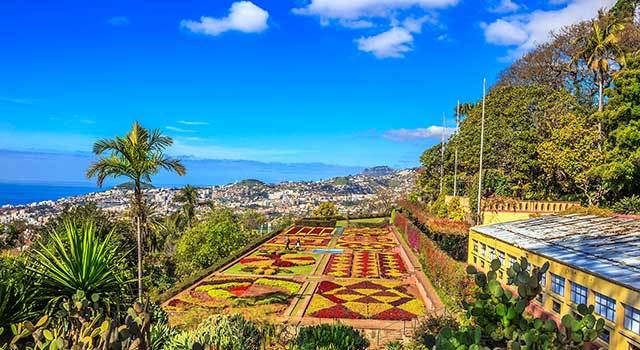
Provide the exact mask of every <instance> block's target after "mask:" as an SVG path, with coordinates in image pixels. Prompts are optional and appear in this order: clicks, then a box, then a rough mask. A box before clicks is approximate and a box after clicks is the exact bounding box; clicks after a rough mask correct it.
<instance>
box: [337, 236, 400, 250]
mask: <svg viewBox="0 0 640 350" xmlns="http://www.w3.org/2000/svg"><path fill="white" fill-rule="evenodd" d="M396 246H398V243H396V241H395V240H394V239H393V238H392V237H390V236H388V235H387V236H369V235H347V236H344V235H343V236H342V237H340V238H338V242H337V243H336V248H342V249H353V250H370V251H381V250H385V249H390V248H394V247H396Z"/></svg>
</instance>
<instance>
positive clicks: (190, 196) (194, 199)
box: [175, 185, 198, 227]
mask: <svg viewBox="0 0 640 350" xmlns="http://www.w3.org/2000/svg"><path fill="white" fill-rule="evenodd" d="M175 200H176V202H178V203H180V204H182V208H181V211H182V215H183V216H184V219H185V221H186V222H187V227H192V226H193V220H194V219H195V217H196V208H197V207H198V189H197V188H195V187H193V186H191V185H186V186H184V187H183V188H181V189H180V191H179V192H178V194H177V195H176V198H175Z"/></svg>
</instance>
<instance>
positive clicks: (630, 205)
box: [613, 194, 640, 214]
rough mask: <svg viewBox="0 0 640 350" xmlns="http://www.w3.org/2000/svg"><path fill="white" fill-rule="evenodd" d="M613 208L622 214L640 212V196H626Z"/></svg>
mask: <svg viewBox="0 0 640 350" xmlns="http://www.w3.org/2000/svg"><path fill="white" fill-rule="evenodd" d="M613 210H614V211H615V212H616V213H621V214H640V196H638V195H635V194H634V195H632V196H629V197H624V198H622V199H621V200H619V201H618V202H617V203H616V204H614V205H613Z"/></svg>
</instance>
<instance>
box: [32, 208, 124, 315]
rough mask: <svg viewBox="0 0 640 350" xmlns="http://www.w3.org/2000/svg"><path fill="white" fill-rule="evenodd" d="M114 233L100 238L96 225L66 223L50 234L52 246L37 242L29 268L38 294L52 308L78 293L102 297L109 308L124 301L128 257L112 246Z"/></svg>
mask: <svg viewBox="0 0 640 350" xmlns="http://www.w3.org/2000/svg"><path fill="white" fill-rule="evenodd" d="M112 234H113V231H112V232H109V233H107V234H106V235H105V236H104V238H100V237H99V235H98V234H97V233H96V227H95V225H94V224H93V222H91V221H85V222H82V223H75V222H73V221H71V220H66V221H65V222H64V230H63V231H54V232H51V234H50V240H51V243H50V244H48V245H45V244H43V243H42V242H38V243H37V245H36V247H35V249H34V250H33V253H32V254H31V261H32V265H31V266H29V270H30V271H32V272H33V273H34V274H35V275H36V276H37V277H38V278H39V284H38V289H39V291H38V294H39V295H41V296H43V297H47V298H48V299H49V300H50V305H52V306H53V305H55V304H57V303H58V302H59V301H60V300H61V299H64V298H67V299H70V298H71V297H72V296H73V295H75V294H76V293H77V292H82V293H84V295H94V294H98V295H101V300H102V301H103V302H105V303H106V304H107V305H113V304H118V303H120V302H122V301H123V300H122V299H123V298H124V297H125V296H126V295H128V294H129V293H127V292H126V291H127V284H128V283H129V280H128V278H127V274H126V272H127V271H126V264H125V263H124V261H125V260H124V258H125V256H126V255H125V254H123V253H122V252H121V251H119V249H118V247H117V246H115V245H113V244H111V238H112ZM125 253H126V252H125Z"/></svg>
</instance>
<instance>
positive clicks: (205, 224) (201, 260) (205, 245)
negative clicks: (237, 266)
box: [176, 209, 250, 275]
mask: <svg viewBox="0 0 640 350" xmlns="http://www.w3.org/2000/svg"><path fill="white" fill-rule="evenodd" d="M249 238H250V235H249V234H248V233H247V232H244V231H242V230H241V223H240V220H239V218H238V217H237V216H236V215H235V214H234V213H233V211H231V209H215V210H212V211H211V213H209V214H208V216H207V217H205V218H204V219H203V220H202V221H200V222H199V223H197V224H196V225H195V226H194V227H192V228H190V229H188V230H187V231H186V232H185V233H184V234H183V235H182V237H181V238H180V241H178V245H177V248H176V261H177V263H178V274H180V275H186V274H188V273H189V272H192V271H194V270H195V269H202V268H207V267H209V266H211V265H212V264H214V263H215V262H217V261H219V260H220V259H222V258H224V257H227V256H229V255H230V254H231V253H232V252H234V251H235V250H236V249H238V248H240V247H243V246H245V245H246V244H247V243H248V242H249Z"/></svg>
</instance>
